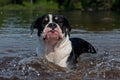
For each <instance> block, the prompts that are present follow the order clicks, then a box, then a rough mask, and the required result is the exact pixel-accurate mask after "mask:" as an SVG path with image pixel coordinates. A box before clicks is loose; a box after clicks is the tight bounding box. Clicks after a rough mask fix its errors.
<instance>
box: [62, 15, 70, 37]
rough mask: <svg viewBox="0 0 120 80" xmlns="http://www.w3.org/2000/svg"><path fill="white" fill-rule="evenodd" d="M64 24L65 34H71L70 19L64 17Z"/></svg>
mask: <svg viewBox="0 0 120 80" xmlns="http://www.w3.org/2000/svg"><path fill="white" fill-rule="evenodd" d="M63 26H65V27H64V28H65V29H64V30H65V36H66V35H67V34H68V35H69V36H70V31H71V25H70V23H69V21H68V20H67V18H65V17H64V24H63Z"/></svg>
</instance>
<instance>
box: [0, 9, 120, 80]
mask: <svg viewBox="0 0 120 80" xmlns="http://www.w3.org/2000/svg"><path fill="white" fill-rule="evenodd" d="M46 13H55V14H62V15H64V16H66V17H67V18H68V20H69V21H70V23H71V25H72V28H73V29H72V32H71V37H79V38H83V39H85V40H87V41H88V42H90V43H91V44H93V45H94V46H95V48H96V50H97V54H87V53H86V54H82V55H81V56H80V59H79V62H78V65H77V69H74V70H70V69H66V68H61V67H59V66H57V65H55V64H52V63H50V62H47V61H46V60H45V59H43V58H39V59H37V60H34V59H33V58H32V57H36V45H37V35H36V32H37V31H35V32H34V34H33V37H32V38H31V37H30V35H29V34H30V29H29V28H30V25H31V23H32V22H33V21H34V20H35V19H36V18H37V17H39V16H41V15H43V14H46ZM0 80H120V14H119V13H117V12H80V11H73V12H64V11H61V12H60V11H40V10H0Z"/></svg>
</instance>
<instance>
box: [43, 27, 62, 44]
mask: <svg viewBox="0 0 120 80" xmlns="http://www.w3.org/2000/svg"><path fill="white" fill-rule="evenodd" d="M43 39H44V41H45V43H47V44H50V45H55V44H57V43H58V42H59V41H60V40H61V39H62V33H61V32H60V30H59V29H57V28H56V29H54V30H52V29H51V28H46V30H45V33H44V38H43Z"/></svg>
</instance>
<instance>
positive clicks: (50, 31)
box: [31, 14, 71, 40]
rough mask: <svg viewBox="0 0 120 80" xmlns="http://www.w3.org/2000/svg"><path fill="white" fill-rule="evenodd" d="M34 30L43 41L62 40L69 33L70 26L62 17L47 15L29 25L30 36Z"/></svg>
mask: <svg viewBox="0 0 120 80" xmlns="http://www.w3.org/2000/svg"><path fill="white" fill-rule="evenodd" d="M34 28H36V29H37V30H38V36H40V37H42V38H43V39H44V40H45V39H56V40H58V39H62V38H63V37H66V36H67V35H69V34H70V31H71V27H70V24H69V22H68V20H67V19H66V18H65V17H64V16H62V15H53V14H47V15H44V16H42V17H40V18H38V19H37V20H35V21H34V22H33V24H32V25H31V34H32V33H33V29H34Z"/></svg>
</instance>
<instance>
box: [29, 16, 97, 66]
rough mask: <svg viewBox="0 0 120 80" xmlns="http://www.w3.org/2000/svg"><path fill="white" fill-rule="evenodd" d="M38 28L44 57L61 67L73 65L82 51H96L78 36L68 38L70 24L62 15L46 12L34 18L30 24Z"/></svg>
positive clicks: (32, 27)
mask: <svg viewBox="0 0 120 80" xmlns="http://www.w3.org/2000/svg"><path fill="white" fill-rule="evenodd" d="M34 28H36V29H37V30H38V33H37V35H38V38H39V40H40V41H42V42H43V43H44V44H42V45H43V46H45V49H44V56H45V58H46V59H47V60H48V61H50V62H53V63H55V64H57V65H59V66H61V67H69V66H75V64H76V63H77V58H78V57H79V55H80V54H82V53H96V50H95V48H94V47H93V46H92V45H91V44H90V43H89V42H87V41H85V40H83V39H80V38H69V36H70V31H71V26H70V24H69V22H68V20H67V19H66V18H65V17H64V16H62V15H53V14H47V15H44V16H42V17H40V18H38V19H37V20H35V21H34V22H33V24H32V26H31V34H32V33H33V29H34Z"/></svg>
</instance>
